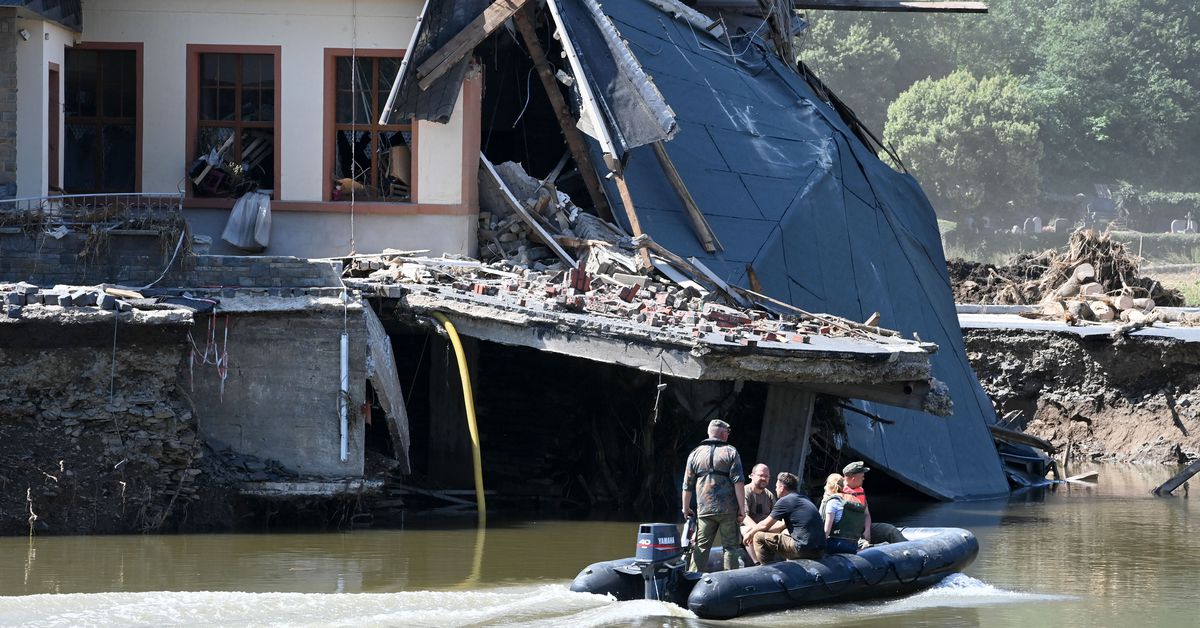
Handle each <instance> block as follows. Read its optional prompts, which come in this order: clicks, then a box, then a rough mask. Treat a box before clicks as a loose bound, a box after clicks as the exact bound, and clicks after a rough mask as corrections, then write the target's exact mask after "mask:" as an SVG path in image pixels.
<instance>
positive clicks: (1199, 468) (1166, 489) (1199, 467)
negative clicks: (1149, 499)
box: [1154, 460, 1200, 495]
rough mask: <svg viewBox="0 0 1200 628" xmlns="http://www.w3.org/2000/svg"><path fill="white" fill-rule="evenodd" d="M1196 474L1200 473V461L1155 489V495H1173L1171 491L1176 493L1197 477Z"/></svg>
mask: <svg viewBox="0 0 1200 628" xmlns="http://www.w3.org/2000/svg"><path fill="white" fill-rule="evenodd" d="M1196 473H1200V460H1196V461H1195V462H1193V463H1192V464H1189V465H1188V466H1187V467H1185V468H1184V469H1183V471H1180V472H1179V473H1176V474H1175V475H1174V476H1173V477H1172V478H1171V479H1169V480H1167V481H1166V482H1163V484H1162V486H1159V487H1158V488H1156V489H1154V494H1155V495H1168V494H1170V493H1171V491H1174V490H1175V489H1177V488H1179V487H1180V486H1182V485H1183V483H1184V482H1187V481H1188V480H1190V479H1192V476H1193V475H1196Z"/></svg>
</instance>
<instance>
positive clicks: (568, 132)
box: [513, 10, 614, 222]
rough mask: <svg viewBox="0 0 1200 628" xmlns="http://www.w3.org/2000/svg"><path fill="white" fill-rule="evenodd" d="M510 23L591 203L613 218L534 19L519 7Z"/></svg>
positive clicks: (600, 213) (605, 217)
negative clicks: (523, 42)
mask: <svg viewBox="0 0 1200 628" xmlns="http://www.w3.org/2000/svg"><path fill="white" fill-rule="evenodd" d="M513 23H514V24H516V26H517V30H518V31H519V32H520V33H521V39H523V40H524V41H525V47H526V48H527V49H528V50H529V57H530V59H531V60H532V61H533V67H535V68H536V69H537V73H538V78H539V79H541V81H542V88H543V89H544V90H545V92H546V97H547V98H549V99H550V105H551V108H552V109H554V115H555V117H556V118H557V119H558V127H559V130H561V131H562V134H563V138H565V139H566V141H567V149H568V150H570V151H571V157H572V158H574V159H575V165H576V167H578V169H579V175H580V176H581V177H583V184H584V187H586V188H587V191H588V198H590V199H591V200H592V206H594V207H595V208H596V213H597V214H599V216H600V217H601V218H603V219H605V220H607V221H609V222H614V220H613V214H612V208H611V207H609V205H608V197H607V196H605V195H604V190H603V188H601V186H600V177H599V175H597V174H596V167H595V166H594V165H593V164H592V158H591V156H590V155H589V153H588V149H587V144H585V143H584V141H583V133H582V132H581V131H580V130H579V127H578V126H577V125H576V121H575V119H574V118H572V117H571V109H570V107H569V106H568V105H567V101H566V99H564V98H563V95H562V92H561V91H559V89H558V80H557V79H555V78H554V71H553V70H552V69H551V67H550V63H549V62H548V61H546V51H545V50H543V49H542V43H541V41H539V40H538V38H537V31H535V30H534V28H533V22H531V21H530V19H529V12H528V10H526V11H519V12H517V13H516V14H515V15H513Z"/></svg>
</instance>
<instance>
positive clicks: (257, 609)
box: [0, 574, 1072, 628]
mask: <svg viewBox="0 0 1200 628" xmlns="http://www.w3.org/2000/svg"><path fill="white" fill-rule="evenodd" d="M1068 599H1072V598H1071V597H1069V596H1062V595H1046V594H1039V593H1023V592H1018V591H1006V590H1004V589H998V588H996V587H994V586H992V585H990V584H987V583H985V582H982V581H980V580H977V579H975V578H972V577H970V576H967V575H964V574H951V575H950V576H947V577H946V578H945V579H943V580H942V581H941V582H939V583H938V584H936V585H934V586H933V587H931V588H929V589H927V590H925V591H922V592H920V593H916V594H914V595H910V596H908V597H904V598H900V599H896V600H887V601H878V602H863V603H854V604H838V605H834V606H825V607H817V608H807V609H803V610H792V611H785V612H781V613H772V614H769V615H765V616H758V617H757V618H756V620H757V621H756V623H758V624H764V625H769V624H779V623H781V622H783V623H791V622H792V621H794V620H795V618H796V613H803V614H804V621H805V623H812V624H821V623H844V622H845V620H846V618H847V615H855V616H859V617H871V616H886V615H896V614H904V613H910V612H914V611H920V610H921V609H926V608H936V607H946V606H951V607H964V606H984V605H992V604H1004V603H1020V602H1039V601H1060V600H1068ZM647 617H664V618H665V617H677V618H688V619H691V618H695V617H696V616H695V614H693V613H692V612H690V611H688V610H686V609H683V608H680V607H678V606H676V605H674V604H669V603H666V602H656V601H652V600H634V601H629V602H617V601H615V600H614V599H613V598H612V597H611V596H602V595H591V594H588V593H573V592H571V591H570V590H568V589H567V587H565V586H563V585H561V584H552V585H551V584H544V585H537V586H514V587H500V588H493V589H482V590H478V589H477V590H465V591H411V592H401V593H357V594H311V593H223V592H198V593H197V592H157V593H93V594H66V595H31V596H24V597H0V625H2V626H18V625H19V626H37V627H46V628H54V627H59V626H111V625H121V626H264V627H268V626H298V627H302V628H303V627H308V626H346V627H350V626H353V627H354V628H363V627H370V626H397V625H404V626H439V627H441V626H481V625H486V626H522V627H524V626H530V627H532V628H556V627H558V626H565V625H569V626H572V628H575V627H580V628H590V627H598V626H613V625H620V624H626V623H633V622H636V621H637V620H639V619H644V618H647Z"/></svg>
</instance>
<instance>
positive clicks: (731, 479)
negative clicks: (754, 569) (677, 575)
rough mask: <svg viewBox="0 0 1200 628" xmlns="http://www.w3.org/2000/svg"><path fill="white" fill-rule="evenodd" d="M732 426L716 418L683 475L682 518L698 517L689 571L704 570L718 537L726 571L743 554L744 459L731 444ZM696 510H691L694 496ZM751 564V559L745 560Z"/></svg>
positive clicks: (736, 564)
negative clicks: (730, 430)
mask: <svg viewBox="0 0 1200 628" xmlns="http://www.w3.org/2000/svg"><path fill="white" fill-rule="evenodd" d="M728 440H729V424H728V423H726V422H725V421H722V420H720V419H713V420H712V421H711V422H709V424H708V438H707V439H705V440H704V441H702V442H701V443H700V445H699V446H698V447H696V448H695V449H693V450H692V453H691V454H689V455H688V460H687V466H686V467H684V472H683V516H684V517H689V518H690V517H692V516H694V515H697V529H696V543H695V546H694V547H693V548H692V557H691V560H690V561H689V565H688V568H689V569H690V570H691V571H703V570H704V569H706V568H707V565H708V555H709V553H710V552H711V550H712V545H713V542H714V541H716V538H717V535H718V534H719V535H720V536H721V547H722V548H723V549H724V565H725V569H735V568H737V567H738V566H739V565H738V558H739V556H742V555H743V551H744V550H743V549H742V540H741V534H740V531H739V530H738V524H739V523H741V522H742V519H744V518H745V517H746V488H745V482H746V478H745V475H744V472H743V470H742V458H741V456H740V455H738V450H737V449H736V448H735V447H734V446H733V445H730V444H729V443H728V442H726V441H728ZM693 495H694V496H695V498H696V509H695V510H693V509H692V497H693ZM746 563H747V564H749V557H746Z"/></svg>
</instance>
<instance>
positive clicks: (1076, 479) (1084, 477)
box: [1063, 471, 1100, 482]
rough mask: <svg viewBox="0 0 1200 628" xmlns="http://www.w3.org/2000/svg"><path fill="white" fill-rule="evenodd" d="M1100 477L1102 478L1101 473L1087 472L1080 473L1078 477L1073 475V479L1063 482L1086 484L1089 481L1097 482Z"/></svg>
mask: <svg viewBox="0 0 1200 628" xmlns="http://www.w3.org/2000/svg"><path fill="white" fill-rule="evenodd" d="M1098 477H1100V472H1099V471H1087V472H1085V473H1080V474H1078V475H1072V476H1071V477H1069V478H1067V479H1065V480H1063V481H1064V482H1084V481H1087V480H1095V479H1096V478H1098Z"/></svg>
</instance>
